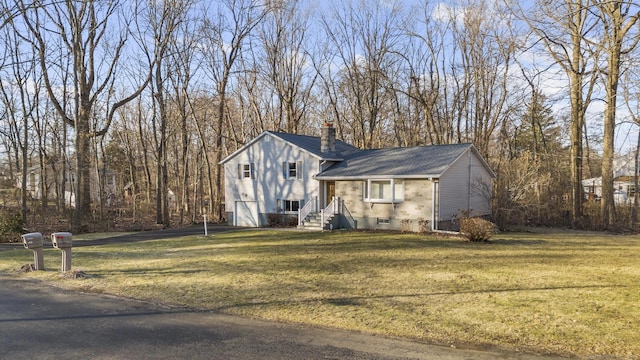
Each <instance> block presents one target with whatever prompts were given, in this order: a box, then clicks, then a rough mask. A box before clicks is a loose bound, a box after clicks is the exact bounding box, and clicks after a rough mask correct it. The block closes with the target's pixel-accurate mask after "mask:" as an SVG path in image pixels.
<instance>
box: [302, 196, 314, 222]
mask: <svg viewBox="0 0 640 360" xmlns="http://www.w3.org/2000/svg"><path fill="white" fill-rule="evenodd" d="M317 209H318V199H317V198H315V197H314V198H312V199H310V200H309V202H307V203H306V204H305V205H304V206H303V207H302V209H298V225H302V224H303V223H304V219H305V218H306V217H307V215H309V214H311V213H312V212H315V211H318V210H317Z"/></svg>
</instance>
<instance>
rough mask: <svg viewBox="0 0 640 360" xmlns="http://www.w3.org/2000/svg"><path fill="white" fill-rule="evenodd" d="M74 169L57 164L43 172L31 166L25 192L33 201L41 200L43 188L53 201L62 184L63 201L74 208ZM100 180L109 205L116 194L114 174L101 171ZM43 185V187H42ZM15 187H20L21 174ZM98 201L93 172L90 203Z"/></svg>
mask: <svg viewBox="0 0 640 360" xmlns="http://www.w3.org/2000/svg"><path fill="white" fill-rule="evenodd" d="M74 171H75V170H74V168H73V167H72V166H70V165H69V164H66V165H65V164H64V163H63V162H58V163H56V164H55V166H53V165H47V166H46V171H45V172H44V176H43V172H42V170H41V168H40V166H33V167H30V168H28V169H27V192H28V194H29V195H30V196H31V197H32V198H33V199H41V198H42V197H43V193H42V192H43V188H45V191H46V192H47V196H48V197H49V199H54V198H56V197H57V196H58V194H59V193H61V191H62V184H63V182H64V195H62V196H64V199H65V203H66V204H67V205H69V206H75V183H74V179H75V172H74ZM100 178H101V180H102V194H103V198H104V199H105V201H106V204H107V205H111V203H112V201H113V199H114V198H115V196H116V194H117V192H116V189H117V187H116V185H117V183H116V174H115V173H114V172H113V171H111V170H108V169H107V170H101V171H100ZM43 185H44V186H43ZM16 186H17V187H18V188H20V187H21V186H22V174H21V173H20V174H18V175H17V177H16ZM99 199H100V189H99V187H98V177H97V176H96V174H95V171H92V172H91V201H92V202H97V201H98V200H99Z"/></svg>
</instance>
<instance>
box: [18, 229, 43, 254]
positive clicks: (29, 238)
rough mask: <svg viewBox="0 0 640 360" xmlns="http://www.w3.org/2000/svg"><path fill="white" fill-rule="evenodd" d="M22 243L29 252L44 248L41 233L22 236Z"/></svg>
mask: <svg viewBox="0 0 640 360" xmlns="http://www.w3.org/2000/svg"><path fill="white" fill-rule="evenodd" d="M22 242H23V243H24V248H25V249H29V250H32V249H38V248H41V247H43V246H44V241H43V239H42V234H41V233H39V232H35V233H28V234H24V235H22Z"/></svg>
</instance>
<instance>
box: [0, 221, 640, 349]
mask: <svg viewBox="0 0 640 360" xmlns="http://www.w3.org/2000/svg"><path fill="white" fill-rule="evenodd" d="M80 241H82V240H80V237H76V238H74V242H80ZM0 257H1V258H2V261H1V262H0V271H2V272H13V271H14V270H15V269H16V268H18V267H20V266H21V265H23V264H25V263H28V262H31V261H32V256H31V252H30V251H27V250H25V249H18V250H13V251H1V252H0ZM45 266H47V270H46V271H40V272H36V273H20V274H17V275H16V276H22V277H28V278H38V279H42V280H46V281H47V282H51V283H55V284H56V285H58V286H63V287H66V288H73V289H79V290H84V291H93V292H101V293H109V294H117V295H123V296H127V297H134V298H140V299H146V300H151V301H154V302H161V303H165V304H174V305H178V306H187V307H193V308H198V309H208V310H212V311H220V312H224V313H229V314H239V315H243V316H250V317H256V318H263V319H272V320H279V321H290V322H298V323H305V324H311V325H318V326H324V327H335V328H342V329H349V330H356V331H361V332H367V333H376V334H383V335H391V336H400V337H406V338H412V339H417V340H419V341H427V342H434V343H440V344H450V345H455V346H459V347H464V346H471V347H484V346H497V347H501V348H505V349H511V350H518V351H527V352H542V353H550V354H559V355H573V356H579V357H590V356H594V357H596V356H604V357H608V356H611V357H618V358H638V357H640V334H639V333H638V330H639V329H640V239H639V238H638V236H614V235H603V234H597V233H578V232H563V233H559V232H546V233H538V234H534V233H518V234H510V233H505V234H499V235H497V236H496V238H495V239H494V240H493V241H492V242H491V243H489V244H476V243H468V242H465V241H463V240H461V239H458V238H445V237H438V236H434V235H418V234H397V233H373V232H331V233H330V232H324V233H309V232H296V231H266V230H256V231H237V232H230V233H225V234H218V235H215V236H214V237H208V238H205V237H203V236H191V237H183V238H177V239H171V240H154V241H146V242H139V243H129V244H121V245H104V246H87V247H77V248H74V249H73V268H74V269H75V270H82V271H84V272H86V273H87V274H89V275H91V277H88V278H84V279H75V280H71V279H65V278H62V277H61V276H60V274H59V272H58V271H57V270H58V269H59V266H60V252H59V251H57V250H54V249H50V248H49V249H45Z"/></svg>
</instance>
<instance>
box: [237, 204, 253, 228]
mask: <svg viewBox="0 0 640 360" xmlns="http://www.w3.org/2000/svg"><path fill="white" fill-rule="evenodd" d="M235 215H236V219H235V220H236V221H235V224H234V225H235V226H248V227H258V203H257V202H256V201H236V211H235Z"/></svg>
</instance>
